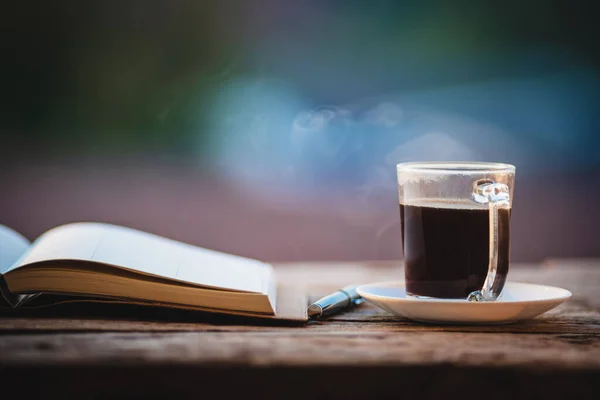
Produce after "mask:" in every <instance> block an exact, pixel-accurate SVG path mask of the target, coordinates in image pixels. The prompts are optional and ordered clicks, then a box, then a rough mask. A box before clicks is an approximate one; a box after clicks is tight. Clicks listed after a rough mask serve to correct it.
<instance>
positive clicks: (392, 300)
mask: <svg viewBox="0 0 600 400" xmlns="http://www.w3.org/2000/svg"><path fill="white" fill-rule="evenodd" d="M357 292H358V294H360V295H361V296H362V297H364V298H365V299H366V300H367V301H368V302H370V303H372V304H375V305H376V306H379V307H381V308H383V309H384V310H386V311H389V312H391V313H392V314H396V315H399V316H401V317H406V318H409V319H412V320H414V321H420V322H430V323H431V322H436V323H446V324H448V323H457V324H507V323H511V322H516V321H520V320H524V319H529V318H533V317H535V316H538V315H540V314H543V313H545V312H546V311H548V310H551V309H553V308H554V307H556V306H558V305H559V304H561V303H563V302H565V301H567V300H568V299H569V298H570V297H571V292H569V291H568V290H566V289H561V288H558V287H554V286H546V285H535V284H532V283H520V282H507V283H506V284H505V286H504V290H503V291H502V295H501V296H500V298H499V299H498V300H496V301H493V302H469V301H466V300H462V299H451V300H444V299H418V298H414V297H407V296H406V290H405V287H404V282H381V283H371V284H367V285H362V286H359V287H358V288H357Z"/></svg>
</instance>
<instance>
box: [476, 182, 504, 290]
mask: <svg viewBox="0 0 600 400" xmlns="http://www.w3.org/2000/svg"><path fill="white" fill-rule="evenodd" d="M472 200H473V201H474V202H476V203H479V204H487V205H488V206H489V210H490V212H489V215H490V224H489V225H490V233H489V237H490V246H489V247H490V254H489V263H488V272H487V276H486V277H485V282H484V283H483V286H482V288H481V290H476V291H474V292H472V293H471V294H469V296H468V297H467V300H468V301H494V300H496V299H497V298H498V295H499V294H500V293H495V292H494V290H493V288H494V281H495V280H496V272H497V270H498V242H499V240H498V210H499V209H501V208H508V207H510V194H509V190H508V186H507V185H505V184H503V183H494V182H493V181H490V180H484V181H477V182H475V184H474V188H473V195H472Z"/></svg>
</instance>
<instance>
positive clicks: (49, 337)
mask: <svg viewBox="0 0 600 400" xmlns="http://www.w3.org/2000/svg"><path fill="white" fill-rule="evenodd" d="M277 268H278V271H279V272H278V273H279V278H280V280H282V281H284V282H287V283H293V284H295V285H297V286H299V287H305V288H306V289H307V290H308V291H309V293H310V294H311V296H312V297H316V296H319V295H322V294H324V293H327V292H328V291H330V290H332V289H335V288H338V287H340V286H342V285H346V284H351V283H355V282H374V281H381V280H390V279H391V280H398V279H401V278H402V272H401V267H400V265H399V263H398V262H364V263H358V262H357V263H337V264H336V263H297V264H287V265H278V266H277ZM511 268H512V269H511V275H510V279H511V280H518V281H525V282H536V283H545V284H553V285H558V286H561V287H565V288H567V289H569V290H571V291H572V292H573V294H574V295H573V298H572V299H571V300H569V301H568V302H567V303H565V304H563V305H562V306H560V307H558V308H556V309H554V310H552V311H550V312H548V313H546V314H544V315H542V316H540V317H538V318H535V319H533V320H530V321H528V322H522V323H517V324H511V325H504V326H437V325H422V324H417V323H413V322H410V321H408V320H404V319H401V318H397V317H394V316H391V315H389V314H387V313H386V312H384V311H381V310H379V309H376V308H375V307H373V306H370V305H362V306H360V307H358V308H357V309H355V310H354V311H352V312H348V313H345V314H340V315H338V316H335V317H334V318H331V319H329V320H327V321H320V322H310V323H308V324H307V325H305V326H300V327H289V326H247V325H242V324H240V323H239V321H231V320H230V319H228V318H207V317H206V316H205V315H204V316H202V317H201V318H200V319H199V320H198V316H197V315H196V314H194V315H196V316H195V317H192V318H191V320H190V314H186V315H183V316H182V315H180V314H169V315H167V316H166V317H165V316H164V315H162V316H161V315H159V314H150V315H148V314H147V313H144V312H139V313H138V312H135V313H133V314H131V315H129V316H125V317H123V316H120V317H119V318H113V317H111V319H107V318H106V317H105V316H102V315H100V316H98V315H94V316H93V318H91V317H88V318H83V317H76V318H73V317H72V316H71V317H68V318H67V316H61V315H54V316H53V317H51V318H49V317H43V318H42V317H27V318H23V317H18V318H17V317H15V316H14V315H13V316H10V315H9V316H3V317H0V383H1V384H2V387H3V390H6V388H10V387H14V388H18V391H15V393H20V395H19V397H28V396H32V397H38V396H39V397H41V396H43V397H56V396H60V397H61V398H66V397H73V398H87V397H94V396H97V397H104V396H106V395H109V394H111V395H118V396H131V395H134V396H140V397H147V396H160V395H167V396H174V395H188V396H190V397H195V398H201V397H202V396H208V395H211V396H219V397H223V396H226V395H232V394H237V395H240V394H241V395H244V396H251V397H252V398H284V399H285V398H298V399H300V398H302V399H312V398H327V397H339V398H345V399H347V398H365V397H367V398H369V397H373V396H386V395H388V396H390V397H391V396H394V397H402V396H406V397H408V396H414V397H413V398H415V399H419V400H421V399H426V398H446V397H447V396H448V395H453V396H452V397H453V398H454V397H457V396H458V397H459V398H460V397H463V398H483V399H485V400H488V399H495V398H503V399H506V398H511V399H515V398H532V397H533V398H538V397H539V398H543V399H551V398H571V399H572V398H584V397H585V398H589V397H587V396H592V395H593V396H592V397H596V398H597V397H598V396H600V394H599V393H600V335H599V333H600V260H555V261H547V262H544V263H542V264H540V265H513V266H512V267H511ZM184 314H185V313H184ZM158 317H161V318H158ZM157 319H161V320H157ZM194 319H196V320H194ZM53 395H54V396H53ZM509 396H510V397H509Z"/></svg>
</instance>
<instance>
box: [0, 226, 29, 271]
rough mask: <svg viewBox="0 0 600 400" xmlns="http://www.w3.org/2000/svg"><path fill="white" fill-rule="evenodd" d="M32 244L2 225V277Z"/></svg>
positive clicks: (0, 252)
mask: <svg viewBox="0 0 600 400" xmlns="http://www.w3.org/2000/svg"><path fill="white" fill-rule="evenodd" d="M30 244H31V243H29V240H27V239H26V238H25V237H24V236H22V235H21V234H20V233H18V232H16V231H14V230H12V229H10V228H8V227H6V226H4V225H0V275H3V274H4V273H5V272H7V271H8V270H9V269H10V268H11V267H12V266H13V264H14V263H15V262H16V261H17V260H18V259H19V257H21V256H22V255H23V254H25V252H26V251H27V249H28V248H29V245H30Z"/></svg>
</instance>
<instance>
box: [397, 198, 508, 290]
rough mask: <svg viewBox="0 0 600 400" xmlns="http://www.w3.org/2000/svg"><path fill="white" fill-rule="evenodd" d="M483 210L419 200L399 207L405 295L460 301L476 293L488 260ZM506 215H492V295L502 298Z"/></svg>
mask: <svg viewBox="0 0 600 400" xmlns="http://www.w3.org/2000/svg"><path fill="white" fill-rule="evenodd" d="M489 215H490V214H489V209H488V208H487V207H482V206H481V205H477V204H475V203H473V202H471V201H469V200H465V201H459V202H457V201H452V202H449V201H446V200H436V199H423V200H421V201H416V202H415V201H413V202H412V203H411V204H410V205H406V204H400V220H401V226H402V248H403V252H404V263H405V277H406V292H407V293H408V294H410V295H415V296H425V297H439V298H466V297H467V296H468V295H469V294H470V293H472V292H474V291H477V290H479V289H481V287H482V285H483V283H484V281H485V279H486V276H487V274H488V265H489V260H490V249H489V246H490V225H489V224H490V216H489ZM509 224H510V209H509V208H503V209H499V210H498V231H497V232H498V249H497V250H498V265H497V271H496V276H495V279H494V282H493V291H494V292H495V293H500V292H502V288H503V286H504V283H505V281H506V275H507V274H508V265H509V253H510V248H509V247H510V245H509V242H510V237H509V235H510V229H509Z"/></svg>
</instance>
